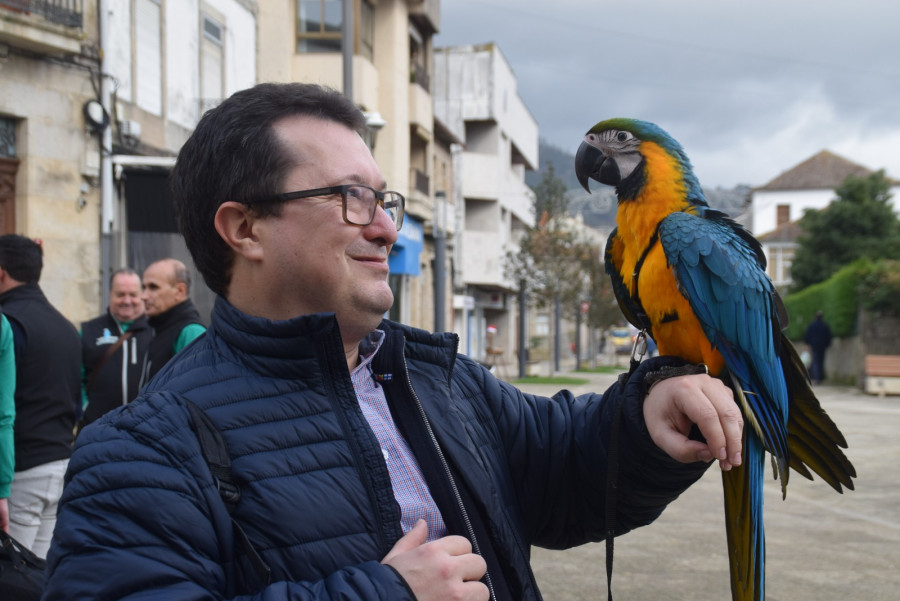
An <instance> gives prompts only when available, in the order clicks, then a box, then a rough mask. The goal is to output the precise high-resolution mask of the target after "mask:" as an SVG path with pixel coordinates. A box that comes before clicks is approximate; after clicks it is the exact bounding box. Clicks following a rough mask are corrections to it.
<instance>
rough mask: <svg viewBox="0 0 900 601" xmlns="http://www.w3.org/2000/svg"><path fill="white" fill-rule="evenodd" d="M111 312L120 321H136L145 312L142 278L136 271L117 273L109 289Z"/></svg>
mask: <svg viewBox="0 0 900 601" xmlns="http://www.w3.org/2000/svg"><path fill="white" fill-rule="evenodd" d="M109 312H110V313H112V316H113V317H115V318H116V321H119V322H129V321H134V320H135V319H137V318H138V317H140V316H141V315H143V314H144V301H143V299H141V278H139V277H138V275H137V274H136V273H120V274H117V275H116V276H115V277H114V278H113V281H112V286H111V287H110V289H109Z"/></svg>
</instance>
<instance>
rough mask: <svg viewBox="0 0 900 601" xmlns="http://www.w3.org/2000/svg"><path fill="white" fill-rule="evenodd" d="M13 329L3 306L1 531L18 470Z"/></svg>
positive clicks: (0, 329) (5, 528)
mask: <svg viewBox="0 0 900 601" xmlns="http://www.w3.org/2000/svg"><path fill="white" fill-rule="evenodd" d="M14 352H15V351H14V350H13V338H12V328H11V327H10V325H9V320H7V319H6V317H5V316H4V315H3V307H0V530H3V531H4V532H9V489H10V487H11V485H12V480H13V472H14V471H15V469H16V453H15V437H14V435H13V424H14V423H15V420H16V399H15V394H16V357H15V354H14Z"/></svg>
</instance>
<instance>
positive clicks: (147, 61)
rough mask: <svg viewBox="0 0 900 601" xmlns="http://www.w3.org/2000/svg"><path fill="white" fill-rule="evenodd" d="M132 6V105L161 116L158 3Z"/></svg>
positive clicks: (144, 1) (148, 0)
mask: <svg viewBox="0 0 900 601" xmlns="http://www.w3.org/2000/svg"><path fill="white" fill-rule="evenodd" d="M136 6H137V10H136V14H135V26H136V29H135V33H136V35H135V38H136V47H137V52H136V53H135V70H134V72H135V80H136V82H137V90H136V96H137V98H136V101H137V105H138V106H139V107H141V108H142V109H144V110H146V111H148V112H150V113H153V114H154V115H162V39H161V38H162V34H161V32H162V29H161V20H160V7H159V0H138V1H137V5H136Z"/></svg>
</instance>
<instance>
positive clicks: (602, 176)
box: [575, 142, 622, 193]
mask: <svg viewBox="0 0 900 601" xmlns="http://www.w3.org/2000/svg"><path fill="white" fill-rule="evenodd" d="M575 177H577V178H578V183H579V184H581V187H583V188H584V189H585V190H587V191H588V192H589V193H590V191H591V188H590V187H589V186H588V180H589V179H595V180H597V181H598V182H600V183H602V184H609V185H610V186H615V185H616V184H618V183H619V181H620V180H621V179H622V178H621V176H620V175H619V166H618V165H616V162H615V161H614V160H611V159H610V158H609V157H607V156H606V155H604V154H603V153H602V152H600V151H599V150H598V149H597V147H595V146H592V145H590V144H588V143H587V142H582V143H581V146H579V147H578V152H576V153H575Z"/></svg>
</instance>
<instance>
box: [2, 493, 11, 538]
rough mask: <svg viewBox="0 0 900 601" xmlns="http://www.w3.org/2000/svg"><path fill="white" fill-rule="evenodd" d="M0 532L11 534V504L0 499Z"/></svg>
mask: <svg viewBox="0 0 900 601" xmlns="http://www.w3.org/2000/svg"><path fill="white" fill-rule="evenodd" d="M0 530H3V531H4V532H6V533H7V534H9V503H8V502H7V500H6V499H0Z"/></svg>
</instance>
